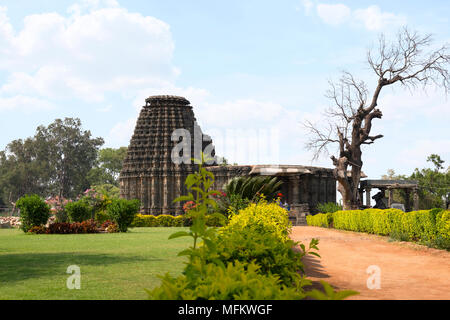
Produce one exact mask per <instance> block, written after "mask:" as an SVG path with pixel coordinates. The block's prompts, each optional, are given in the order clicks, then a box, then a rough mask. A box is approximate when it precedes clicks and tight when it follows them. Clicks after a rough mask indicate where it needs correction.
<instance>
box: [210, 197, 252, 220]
mask: <svg viewBox="0 0 450 320" xmlns="http://www.w3.org/2000/svg"><path fill="white" fill-rule="evenodd" d="M250 202H251V201H250V200H249V199H246V198H242V196H241V195H240V194H228V195H226V196H223V197H220V198H219V199H217V206H218V211H219V212H220V213H221V214H223V215H225V216H229V215H230V214H233V213H234V214H237V213H238V212H239V210H242V209H245V208H247V207H248V205H249V204H250Z"/></svg>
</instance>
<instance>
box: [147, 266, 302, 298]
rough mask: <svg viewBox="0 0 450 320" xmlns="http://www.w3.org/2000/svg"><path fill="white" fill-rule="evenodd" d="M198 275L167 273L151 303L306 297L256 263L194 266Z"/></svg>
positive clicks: (151, 292) (152, 296) (153, 294)
mask: <svg viewBox="0 0 450 320" xmlns="http://www.w3.org/2000/svg"><path fill="white" fill-rule="evenodd" d="M192 267H193V269H195V270H196V271H197V272H196V273H194V272H193V273H192V275H191V274H189V275H182V276H179V277H178V278H173V277H171V276H170V275H169V274H166V276H165V277H163V278H162V284H161V286H160V287H156V288H155V289H153V290H151V291H149V290H147V293H148V295H149V298H150V299H152V300H276V299H279V300H299V299H304V298H305V297H306V295H305V294H304V292H303V291H301V290H298V289H297V288H296V287H287V286H285V285H280V284H279V279H278V277H277V276H276V275H270V274H268V275H264V274H262V273H261V272H259V269H260V267H259V266H258V265H256V264H254V263H241V262H235V263H234V264H233V263H228V264H227V266H226V267H225V268H222V267H219V266H217V265H215V264H213V263H210V264H207V265H206V266H202V265H201V263H200V262H196V263H194V264H192Z"/></svg>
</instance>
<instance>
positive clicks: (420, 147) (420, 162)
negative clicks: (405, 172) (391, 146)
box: [396, 139, 450, 173]
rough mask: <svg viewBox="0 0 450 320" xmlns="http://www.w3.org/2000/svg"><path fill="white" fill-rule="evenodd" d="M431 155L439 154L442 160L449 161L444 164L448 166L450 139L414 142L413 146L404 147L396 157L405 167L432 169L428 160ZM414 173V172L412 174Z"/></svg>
mask: <svg viewBox="0 0 450 320" xmlns="http://www.w3.org/2000/svg"><path fill="white" fill-rule="evenodd" d="M431 154H438V155H440V156H441V157H442V159H444V160H447V162H446V163H445V164H444V165H445V166H448V165H449V163H448V159H449V158H450V139H420V140H416V141H414V142H413V143H412V144H407V145H406V146H404V147H403V148H402V149H401V150H400V151H399V152H398V153H397V155H396V159H397V161H398V162H400V163H402V164H403V166H410V167H411V168H419V169H420V168H425V167H430V166H431V164H430V163H427V161H426V159H427V157H428V156H430V155H431ZM411 173H412V172H411Z"/></svg>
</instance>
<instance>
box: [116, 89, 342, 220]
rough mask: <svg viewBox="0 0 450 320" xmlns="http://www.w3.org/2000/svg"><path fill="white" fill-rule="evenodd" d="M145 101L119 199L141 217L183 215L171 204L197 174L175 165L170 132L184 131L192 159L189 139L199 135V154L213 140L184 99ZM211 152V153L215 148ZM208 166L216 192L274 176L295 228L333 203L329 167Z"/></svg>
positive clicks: (188, 167) (192, 168) (186, 165)
mask: <svg viewBox="0 0 450 320" xmlns="http://www.w3.org/2000/svg"><path fill="white" fill-rule="evenodd" d="M145 102H146V104H145V106H143V107H142V110H141V112H140V115H139V118H138V120H137V123H136V127H135V130H134V134H133V136H132V138H131V141H130V145H129V147H128V154H127V157H126V159H125V160H124V163H123V168H122V171H121V174H120V178H119V181H120V195H121V197H123V198H126V199H140V201H141V212H142V213H144V214H153V215H159V214H173V215H178V214H181V213H182V204H181V203H180V202H177V203H173V199H175V198H176V197H178V196H180V195H182V194H186V193H187V190H186V187H185V186H184V181H185V179H186V177H187V175H188V174H190V173H192V172H194V171H195V170H196V165H194V164H192V163H191V162H190V161H188V162H189V163H186V162H185V163H178V164H177V163H174V161H173V160H172V152H173V150H174V148H175V146H176V145H177V144H179V143H180V141H181V140H175V141H172V139H173V133H174V131H175V130H177V129H178V131H180V129H182V130H181V131H182V132H183V129H184V132H186V133H187V134H188V136H189V137H190V140H189V139H188V141H184V142H183V143H184V144H183V146H184V147H185V148H186V149H187V150H190V151H191V153H190V154H192V155H194V156H195V155H196V156H195V157H196V158H198V155H199V152H200V150H196V148H195V146H196V145H195V141H194V137H197V138H198V137H199V136H200V137H201V141H202V142H201V149H202V150H204V149H205V148H207V147H208V145H212V142H211V139H210V137H209V136H207V135H205V134H203V133H202V131H201V129H200V127H199V126H198V125H197V122H196V119H195V117H194V112H193V110H192V106H191V105H190V103H189V101H188V100H186V99H185V98H183V97H178V96H152V97H149V98H147V99H146V100H145ZM218 116H220V115H218ZM186 149H184V150H186ZM197 149H198V148H197ZM177 152H178V151H177ZM211 154H212V155H214V150H213V151H212V152H211ZM187 156H188V155H186V157H187ZM190 157H192V156H190ZM188 160H189V158H188ZM207 166H208V170H210V171H211V172H213V173H214V175H215V177H216V183H215V186H214V188H216V189H221V188H222V186H223V185H224V184H225V183H226V182H227V181H228V180H229V179H231V178H233V177H236V176H249V175H269V176H276V177H277V178H278V179H280V180H281V181H283V185H282V187H281V188H282V190H281V192H282V193H283V195H285V198H284V199H283V201H287V203H289V205H290V208H291V215H292V218H293V220H295V221H294V223H297V224H299V223H304V220H305V214H307V213H310V212H316V206H317V204H318V203H324V202H336V179H335V178H334V176H333V169H329V168H318V167H310V166H301V165H225V166H224V165H217V164H216V163H212V164H210V165H207Z"/></svg>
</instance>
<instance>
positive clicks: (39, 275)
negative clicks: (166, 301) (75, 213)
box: [0, 228, 190, 300]
mask: <svg viewBox="0 0 450 320" xmlns="http://www.w3.org/2000/svg"><path fill="white" fill-rule="evenodd" d="M184 229H186V228H133V229H130V230H129V232H127V233H112V234H77V235H28V234H24V233H23V232H22V231H20V230H18V229H0V299H2V300H4V299H51V300H53V299H146V298H147V294H146V293H145V291H144V289H145V288H147V289H150V288H153V287H155V286H157V285H158V284H159V283H160V279H159V278H158V277H157V275H160V274H165V273H166V272H169V273H170V274H172V275H178V274H180V273H181V271H182V270H183V268H184V263H183V262H184V261H185V258H184V257H177V253H178V252H179V251H181V250H183V249H185V248H187V247H188V246H189V245H190V242H189V240H190V239H188V238H177V239H173V240H167V238H168V237H169V235H170V234H172V233H173V232H176V231H179V230H184ZM70 265H77V266H79V267H80V270H81V289H79V290H77V289H73V290H69V289H68V288H67V286H66V281H67V279H68V277H69V276H70V274H68V273H66V270H67V267H68V266H70Z"/></svg>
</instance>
